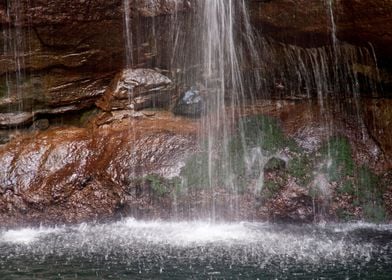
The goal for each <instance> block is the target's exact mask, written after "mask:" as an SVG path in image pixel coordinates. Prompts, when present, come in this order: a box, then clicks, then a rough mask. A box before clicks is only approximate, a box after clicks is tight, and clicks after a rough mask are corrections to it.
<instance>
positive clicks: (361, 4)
mask: <svg viewBox="0 0 392 280" xmlns="http://www.w3.org/2000/svg"><path fill="white" fill-rule="evenodd" d="M332 9H333V13H334V19H335V24H336V29H337V37H338V38H339V39H340V40H342V41H347V42H350V43H353V44H357V45H362V46H369V43H370V44H372V45H373V47H374V48H375V50H376V53H377V54H378V55H380V56H383V57H385V58H387V59H389V60H390V59H391V53H390V45H391V44H392V21H391V16H390V15H391V13H392V3H391V1H389V0H380V1H377V2H375V1H371V0H366V1H352V0H348V1H333V2H332ZM250 11H251V18H252V21H253V23H254V24H255V25H256V26H260V28H261V29H262V32H263V34H268V35H269V36H271V37H273V38H275V39H277V40H278V41H281V42H286V43H290V44H296V45H302V46H305V47H314V46H320V45H325V44H329V43H331V38H332V36H331V32H332V28H331V26H332V25H331V18H330V11H329V7H328V1H304V0H301V1H292V0H272V1H259V0H251V5H250Z"/></svg>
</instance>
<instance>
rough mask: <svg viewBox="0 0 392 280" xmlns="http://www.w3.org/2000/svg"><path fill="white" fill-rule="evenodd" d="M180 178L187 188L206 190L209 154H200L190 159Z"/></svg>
mask: <svg viewBox="0 0 392 280" xmlns="http://www.w3.org/2000/svg"><path fill="white" fill-rule="evenodd" d="M180 176H181V177H182V178H183V179H184V183H185V186H187V187H193V188H205V187H206V186H208V184H209V179H208V153H207V152H199V153H196V154H194V155H192V156H191V157H189V158H188V160H187V161H186V162H185V166H184V167H183V168H182V169H181V173H180Z"/></svg>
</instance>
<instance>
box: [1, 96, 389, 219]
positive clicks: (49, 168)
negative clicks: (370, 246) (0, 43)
mask: <svg viewBox="0 0 392 280" xmlns="http://www.w3.org/2000/svg"><path fill="white" fill-rule="evenodd" d="M282 102H286V101H273V102H271V101H264V102H263V101H261V102H259V103H257V104H252V105H251V106H250V107H249V108H245V110H244V113H243V114H242V115H241V116H240V117H239V118H237V119H236V120H235V121H234V122H233V123H232V125H231V126H230V133H229V134H227V135H228V137H227V138H226V139H224V138H223V137H221V138H219V137H218V140H217V141H216V142H215V143H217V144H218V145H216V146H213V147H211V146H210V147H209V146H208V145H207V143H206V142H205V141H204V140H203V139H200V141H198V140H197V139H198V136H199V135H198V132H199V131H200V130H199V126H200V125H201V124H200V120H199V119H194V118H188V117H181V116H176V115H174V114H172V113H170V112H167V111H164V110H154V111H152V110H142V111H139V112H133V113H131V112H130V111H128V110H119V111H113V112H102V111H100V110H97V109H95V110H86V111H85V112H83V114H80V115H78V116H77V117H75V119H74V120H73V121H72V122H70V123H67V124H64V123H63V124H61V121H60V120H58V123H57V124H56V125H53V124H54V123H56V120H54V119H49V121H50V124H51V125H50V126H49V127H48V128H46V129H45V130H39V129H36V130H31V131H28V132H26V133H25V134H20V135H15V136H14V137H13V138H12V139H10V141H9V142H7V143H5V144H3V145H1V146H0V163H1V166H2V169H3V171H4V172H3V173H2V174H3V177H0V179H1V184H2V185H1V188H0V224H1V225H2V226H20V225H36V224H64V223H65V224H68V223H71V224H72V223H78V222H84V221H90V220H98V221H101V220H109V219H116V218H118V217H124V216H133V217H135V218H141V219H165V220H170V219H177V220H187V219H205V218H207V219H210V218H212V217H213V218H216V219H218V220H219V219H222V220H225V221H232V220H251V221H271V222H290V223H313V222H319V221H358V220H363V221H370V222H377V223H382V222H390V221H391V217H392V209H391V205H392V172H391V169H390V168H389V167H388V165H386V164H387V163H385V160H387V159H388V158H384V159H383V157H382V155H383V154H382V153H381V152H380V154H377V153H375V151H382V150H381V149H380V150H377V149H376V148H375V147H376V146H372V145H371V144H368V143H365V144H363V143H362V142H363V140H362V139H359V137H357V135H358V127H352V126H351V127H350V126H347V125H346V124H344V123H343V122H342V121H341V120H339V119H336V117H341V119H347V116H346V115H339V114H336V116H335V119H334V125H332V126H331V124H330V123H328V124H325V123H323V122H322V120H320V114H319V112H320V110H319V107H317V106H316V105H314V104H313V103H312V102H304V101H300V102H297V101H296V102H292V101H289V102H286V103H285V104H284V105H285V106H281V103H282ZM315 106H316V107H315ZM340 114H341V113H340ZM348 120H349V118H348ZM329 127H333V128H334V130H330V131H329V130H328V129H327V128H329ZM320 132H322V133H320ZM326 132H328V133H326ZM358 139H359V140H358ZM369 139H370V140H371V138H369ZM357 140H358V141H357ZM220 143H225V144H226V145H219V144H220ZM364 147H365V148H366V149H365V148H364ZM369 147H373V148H369ZM375 154H376V155H377V157H375V156H374V155H375ZM26 159H28V160H26ZM377 159H380V160H377ZM383 160H384V162H383ZM384 166H387V167H384ZM27 167H28V168H29V170H30V171H31V172H29V173H23V171H24V170H26V168H27ZM5 174H6V176H5Z"/></svg>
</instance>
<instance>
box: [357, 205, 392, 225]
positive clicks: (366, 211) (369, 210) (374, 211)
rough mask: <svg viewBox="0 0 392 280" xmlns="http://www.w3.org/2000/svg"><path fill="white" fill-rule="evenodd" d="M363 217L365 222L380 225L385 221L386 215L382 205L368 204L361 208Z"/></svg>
mask: <svg viewBox="0 0 392 280" xmlns="http://www.w3.org/2000/svg"><path fill="white" fill-rule="evenodd" d="M362 209H363V215H364V218H365V219H366V220H369V221H372V222H375V223H381V222H383V221H385V220H386V218H387V214H386V211H385V208H384V205H382V204H377V203H372V202H368V203H366V204H365V205H363V207H362Z"/></svg>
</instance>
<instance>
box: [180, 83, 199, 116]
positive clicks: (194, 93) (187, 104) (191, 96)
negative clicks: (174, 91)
mask: <svg viewBox="0 0 392 280" xmlns="http://www.w3.org/2000/svg"><path fill="white" fill-rule="evenodd" d="M204 108H205V101H204V98H203V97H202V96H201V94H200V91H199V90H196V89H194V88H191V89H190V90H188V91H186V92H185V93H184V94H183V96H182V97H181V98H180V100H179V101H178V103H177V105H176V106H175V108H174V113H175V114H176V115H182V116H188V117H200V116H201V115H202V113H203V111H204Z"/></svg>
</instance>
